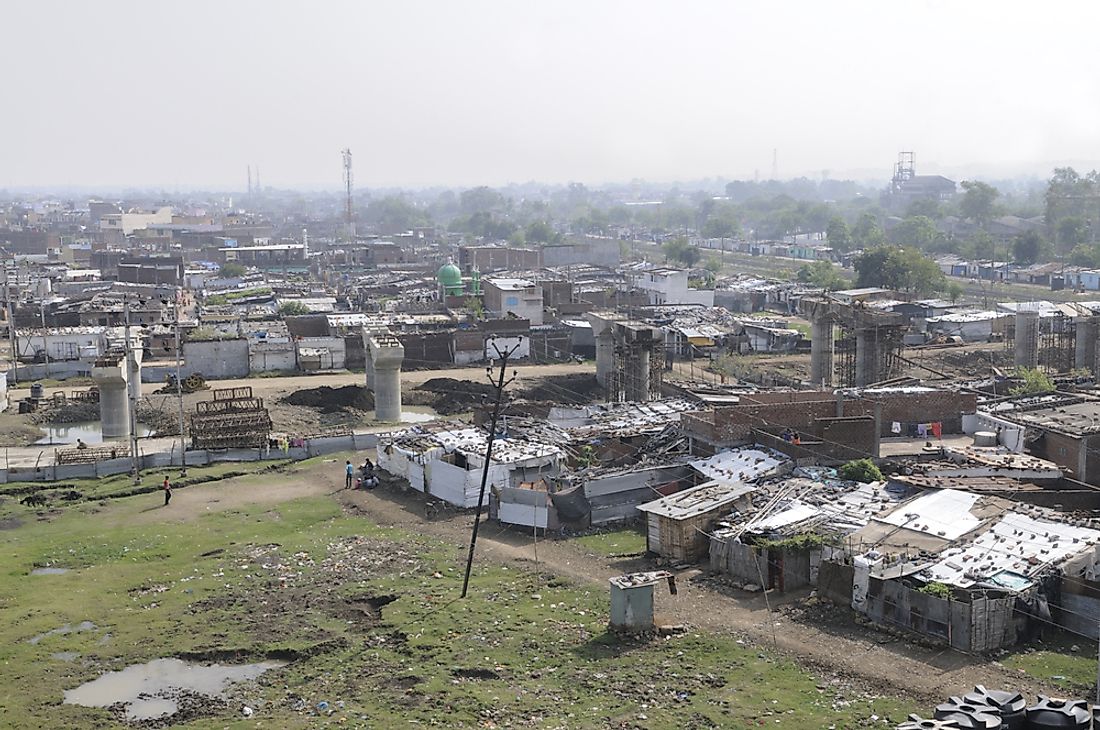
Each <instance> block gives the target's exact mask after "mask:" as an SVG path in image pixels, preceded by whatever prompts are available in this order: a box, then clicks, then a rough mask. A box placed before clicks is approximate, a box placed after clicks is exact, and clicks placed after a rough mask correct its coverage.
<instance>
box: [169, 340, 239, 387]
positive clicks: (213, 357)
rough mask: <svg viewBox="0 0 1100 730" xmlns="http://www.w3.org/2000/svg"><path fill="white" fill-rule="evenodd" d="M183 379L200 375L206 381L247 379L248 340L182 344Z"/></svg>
mask: <svg viewBox="0 0 1100 730" xmlns="http://www.w3.org/2000/svg"><path fill="white" fill-rule="evenodd" d="M182 373H183V375H184V377H186V376H188V375H191V374H193V373H201V374H202V376H203V377H204V378H206V379H207V380H225V379H229V378H247V377H248V373H249V357H248V340H245V339H239V340H211V341H209V342H184V343H183V370H182Z"/></svg>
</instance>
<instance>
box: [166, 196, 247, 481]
mask: <svg viewBox="0 0 1100 730" xmlns="http://www.w3.org/2000/svg"><path fill="white" fill-rule="evenodd" d="M251 182H252V181H251V179H249V184H250V185H251ZM182 294H183V292H182V290H180V289H179V288H177V289H176V297H175V302H176V400H177V401H178V402H179V409H180V476H181V477H185V476H187V442H186V440H185V439H186V436H185V434H184V418H183V379H182V378H181V377H180V371H181V370H182V365H183V362H182V359H181V358H182V350H183V341H182V339H181V338H180V296H181V295H182Z"/></svg>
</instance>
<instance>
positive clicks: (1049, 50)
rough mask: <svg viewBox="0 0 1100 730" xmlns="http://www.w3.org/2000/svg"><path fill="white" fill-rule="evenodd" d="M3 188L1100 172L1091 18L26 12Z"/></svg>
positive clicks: (805, 8) (114, 6) (243, 7)
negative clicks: (351, 164) (253, 177)
mask: <svg viewBox="0 0 1100 730" xmlns="http://www.w3.org/2000/svg"><path fill="white" fill-rule="evenodd" d="M5 10H6V11H7V12H6V13H5V16H6V21H7V23H8V25H9V27H10V28H11V29H12V31H13V32H11V33H10V34H9V37H8V39H7V41H6V43H5V44H4V45H3V46H0V60H2V61H3V62H4V64H5V67H6V68H8V69H10V70H11V71H12V73H11V75H10V77H9V79H8V80H7V84H6V91H5V95H6V98H7V99H8V100H9V105H8V109H7V113H6V114H5V115H3V116H0V188H6V189H10V190H22V189H63V188H71V189H83V190H100V189H103V190H107V189H111V190H119V189H124V188H143V189H157V188H161V189H164V190H168V191H171V190H194V189H207V190H220V191H236V190H244V189H245V187H246V185H247V181H246V168H247V166H248V165H252V166H253V167H254V168H255V167H257V166H258V167H259V168H260V171H261V176H262V179H263V183H264V185H265V186H270V187H274V188H298V189H303V190H332V191H336V190H338V189H339V188H340V185H341V179H340V175H341V167H340V162H341V160H340V150H341V149H342V148H344V147H350V148H351V149H352V151H353V152H354V153H355V178H356V185H357V187H359V188H361V189H362V188H390V187H431V186H449V187H466V186H473V185H480V184H487V185H502V184H507V183H522V182H525V181H539V182H544V183H551V184H553V183H565V182H569V181H578V182H584V183H586V184H589V185H601V184H606V183H622V182H627V181H629V180H631V179H636V178H641V179H645V180H647V181H651V182H662V181H669V182H672V181H677V180H696V179H702V178H717V177H722V178H725V179H752V178H753V177H754V176H755V175H756V174H759V177H760V178H761V179H767V178H770V177H771V175H772V166H773V157H772V155H773V150H777V151H778V160H777V163H778V164H777V167H778V172H779V177H780V178H781V179H786V178H790V177H796V176H802V175H804V176H807V177H813V178H819V177H820V176H821V175H822V172H823V171H825V170H828V171H829V172H830V177H834V178H847V179H855V180H860V181H875V180H882V181H885V180H886V179H888V178H889V175H890V169H891V165H892V163H893V162H894V160H895V159H896V157H897V153H898V152H899V151H901V150H913V151H915V152H916V154H917V166H918V171H919V172H921V173H940V174H945V175H948V176H956V177H960V178H961V177H962V176H963V175H966V176H973V177H986V178H997V177H1016V176H1021V175H1022V176H1036V177H1046V176H1049V174H1050V171H1051V169H1052V168H1053V167H1054V166H1055V165H1066V164H1068V165H1073V166H1076V167H1079V168H1081V169H1083V170H1087V169H1091V167H1093V166H1096V165H1097V164H1100V163H1095V162H1093V161H1097V160H1100V133H1098V131H1097V127H1096V120H1097V119H1100V67H1098V66H1097V65H1096V64H1095V63H1094V62H1093V60H1092V58H1091V55H1092V42H1093V41H1092V38H1091V37H1090V36H1091V34H1092V29H1093V28H1094V27H1096V25H1097V21H1098V20H1100V6H1095V5H1093V4H1081V5H1075V6H1073V13H1072V15H1070V14H1068V13H1065V12H1057V13H1055V12H1050V11H1049V10H1044V8H1043V7H1042V6H1039V5H1037V4H1034V3H1023V2H969V3H965V4H959V3H949V2H942V1H940V0H926V1H909V2H897V3H869V2H855V1H854V0H839V1H837V2H830V3H816V2H808V1H806V2H802V1H798V2H793V1H792V2H774V3H738V4H731V3H720V2H699V3H692V4H667V3H657V2H647V1H644V0H643V1H640V2H611V1H609V2H598V3H581V2H571V1H569V0H562V1H559V2H553V3H510V2H489V1H477V2H471V1H465V0H464V1H461V2H454V3H429V2H415V1H414V2H371V3H355V2H326V3H318V4H307V3H301V2H278V1H258V0H257V1H248V2H246V1H235V2H231V3H220V2H212V1H202V0H200V1H198V2H187V3H166V2H136V1H122V0H119V1H106V2H100V3H82V4H70V3H65V2H60V1H59V0H45V1H42V0H34V1H24V0H14V1H13V2H11V3H9V4H8V6H6V7H5Z"/></svg>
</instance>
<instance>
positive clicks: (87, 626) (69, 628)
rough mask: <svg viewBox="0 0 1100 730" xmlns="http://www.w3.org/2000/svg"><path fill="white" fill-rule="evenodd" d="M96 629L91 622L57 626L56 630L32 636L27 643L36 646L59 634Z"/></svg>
mask: <svg viewBox="0 0 1100 730" xmlns="http://www.w3.org/2000/svg"><path fill="white" fill-rule="evenodd" d="M97 628H99V627H98V626H96V625H95V624H93V623H92V622H91V621H81V622H80V623H78V624H77V625H76V626H73V625H72V624H65V625H64V626H59V627H58V628H56V629H50V630H49V631H47V632H46V633H44V634H39V635H38V636H32V637H31V638H30V639H27V641H29V642H30V643H32V644H37V643H38V642H40V641H42V640H43V639H45V638H48V637H50V636H57V635H61V634H75V633H79V632H81V631H95V630H96V629H97Z"/></svg>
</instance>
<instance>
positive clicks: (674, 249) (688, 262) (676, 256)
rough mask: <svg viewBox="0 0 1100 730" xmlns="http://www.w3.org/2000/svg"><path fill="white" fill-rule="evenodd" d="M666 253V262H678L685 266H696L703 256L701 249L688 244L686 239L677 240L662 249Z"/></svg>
mask: <svg viewBox="0 0 1100 730" xmlns="http://www.w3.org/2000/svg"><path fill="white" fill-rule="evenodd" d="M661 248H662V249H663V250H664V253H665V260H666V261H668V260H670V259H671V260H673V261H677V262H679V263H681V264H683V265H685V266H695V264H696V263H698V262H699V259H700V258H701V256H702V254H700V253H699V249H698V248H696V247H695V246H692V245H691V244H690V243H688V241H687V239H686V238H683V237H681V238H676V239H673V240H671V241H669V242H668V243H666V244H664V246H662V247H661Z"/></svg>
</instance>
